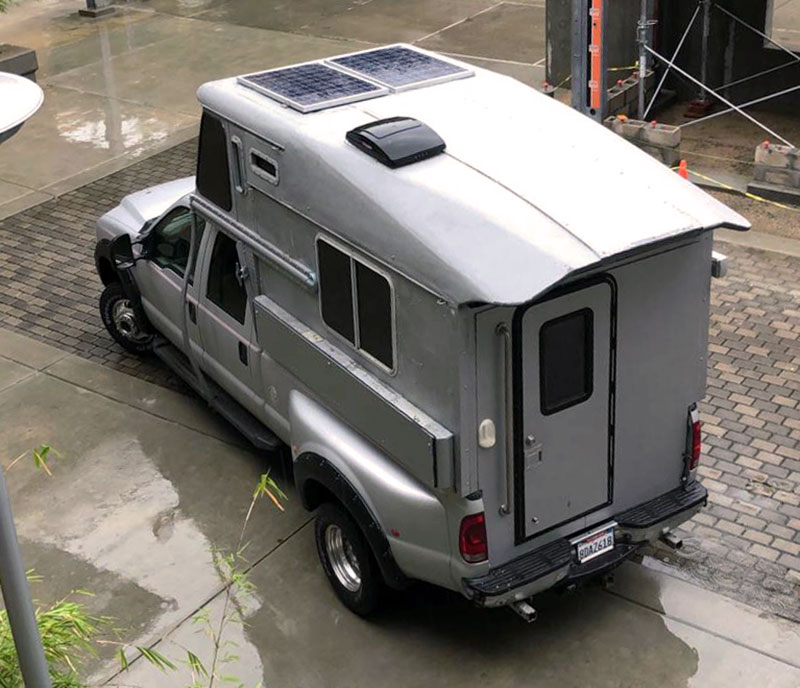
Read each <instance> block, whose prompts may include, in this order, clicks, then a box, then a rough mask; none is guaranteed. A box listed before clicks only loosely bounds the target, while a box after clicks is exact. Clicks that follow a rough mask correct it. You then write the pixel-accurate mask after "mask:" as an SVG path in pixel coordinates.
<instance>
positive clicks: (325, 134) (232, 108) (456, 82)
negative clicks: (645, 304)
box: [198, 46, 749, 304]
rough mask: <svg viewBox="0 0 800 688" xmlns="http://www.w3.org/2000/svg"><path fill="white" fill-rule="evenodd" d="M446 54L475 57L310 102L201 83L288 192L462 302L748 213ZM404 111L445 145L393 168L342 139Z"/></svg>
mask: <svg viewBox="0 0 800 688" xmlns="http://www.w3.org/2000/svg"><path fill="white" fill-rule="evenodd" d="M395 47H396V46H395ZM404 47H405V46H404ZM408 49H411V48H410V46H408ZM413 50H414V51H418V49H417V48H413ZM418 52H420V53H423V51H418ZM423 54H425V53H423ZM336 59H337V58H329V59H328V61H327V62H325V63H324V64H325V66H326V67H329V66H330V65H331V64H332V61H333V64H335V60H336ZM447 63H448V64H453V65H455V66H457V67H458V68H459V69H461V70H463V72H459V73H458V75H457V76H458V78H452V77H451V78H444V79H432V80H429V81H428V82H425V81H424V80H423V81H422V82H421V83H417V84H412V85H411V87H404V88H399V89H398V88H393V87H392V86H391V84H390V83H387V82H388V81H389V80H388V79H387V80H385V81H380V80H373V79H366V78H365V80H367V81H371V82H372V83H374V84H375V87H376V88H375V90H378V91H380V92H379V93H370V96H369V97H368V98H367V99H363V100H356V101H355V102H352V101H351V102H347V103H345V104H338V103H336V102H331V103H327V104H325V105H324V106H323V107H322V108H321V109H316V108H312V110H313V111H309V109H308V108H305V112H304V111H303V108H299V109H298V108H293V107H290V106H287V105H286V104H285V103H281V102H279V101H278V100H277V99H276V98H275V97H274V94H272V95H266V94H265V93H263V92H259V91H258V90H256V89H254V88H252V87H251V86H250V85H248V84H246V83H243V82H242V79H241V78H240V79H238V80H237V78H229V79H223V80H220V81H214V82H210V83H207V84H204V85H203V86H201V87H200V89H199V91H198V97H199V99H200V101H201V102H202V104H203V105H204V106H205V107H206V108H207V109H209V110H211V111H213V112H216V113H217V114H219V115H220V116H222V117H223V118H225V119H228V120H231V121H233V122H235V123H237V124H239V125H240V126H241V127H243V128H244V129H246V130H249V131H250V132H252V133H254V134H255V135H256V136H258V137H260V138H263V139H264V140H266V141H268V142H270V145H271V146H272V148H273V150H274V151H277V152H276V157H278V158H279V160H278V163H279V165H280V184H278V185H277V186H275V187H274V192H273V194H272V195H274V197H275V198H276V200H278V201H280V202H282V203H284V204H286V205H288V206H290V207H293V208H295V209H297V210H298V211H299V212H301V213H302V214H304V215H306V216H307V217H310V218H311V219H312V220H314V221H315V222H317V223H319V224H320V225H322V226H323V227H325V228H326V229H328V230H330V231H331V232H333V233H334V234H336V235H338V236H340V237H341V238H342V239H344V240H346V241H349V242H350V243H352V244H354V245H356V246H357V247H360V248H361V249H363V250H364V251H366V252H367V253H369V254H370V255H372V256H374V257H376V258H377V259H379V260H383V261H384V262H385V263H387V264H388V265H390V266H392V267H394V268H395V269H398V270H400V271H401V272H402V273H403V274H405V275H407V276H408V277H409V278H411V279H413V280H415V281H417V282H419V283H420V284H422V285H423V286H425V287H427V288H429V289H430V290H432V291H434V292H435V293H437V294H438V295H441V296H443V297H445V298H447V299H448V300H450V301H452V302H454V303H465V302H486V303H505V304H512V303H523V302H525V301H528V300H530V299H532V298H534V297H535V296H536V295H538V294H540V293H541V292H543V291H545V290H546V289H548V288H549V287H551V286H552V285H554V284H556V283H557V282H559V281H561V280H563V279H564V278H565V277H566V276H567V275H569V274H570V273H572V272H574V271H576V270H580V269H583V268H586V267H588V266H590V265H592V264H595V263H598V262H601V261H604V260H607V259H610V258H612V257H614V256H617V255H619V254H623V253H627V252H629V251H631V250H633V249H636V248H638V247H642V246H646V245H648V244H652V243H655V242H659V241H662V240H665V239H669V238H672V237H677V236H679V235H682V234H687V233H692V232H697V231H700V230H709V229H713V228H716V227H729V228H733V229H741V230H746V229H748V228H749V223H748V222H747V220H745V219H744V218H743V217H741V216H740V215H739V214H737V213H735V212H733V211H732V210H730V209H729V208H727V207H726V206H725V205H723V204H722V203H720V202H718V201H717V200H715V199H714V198H712V197H711V196H709V195H707V194H706V193H704V192H703V191H701V190H699V189H697V188H696V187H694V186H693V185H692V184H690V183H687V182H686V181H684V180H682V179H681V178H680V177H679V176H678V175H677V174H675V173H674V172H672V171H670V170H669V169H668V168H666V167H665V166H663V165H662V164H661V163H659V162H657V161H656V160H654V159H653V158H651V157H650V156H649V155H647V154H645V153H643V152H642V151H640V150H639V149H637V148H636V147H634V146H633V145H631V144H629V143H627V142H626V141H624V140H623V139H622V138H620V137H619V136H617V135H616V134H614V133H612V132H611V131H609V130H608V129H606V128H604V127H602V126H600V125H598V124H597V123H596V122H594V121H592V120H590V119H589V118H587V117H585V116H583V115H581V114H579V113H577V112H576V111H574V110H572V109H571V108H569V107H567V106H565V105H562V104H561V103H559V102H557V101H555V100H554V99H552V98H549V97H547V96H545V95H542V94H541V93H538V92H537V91H535V90H534V89H532V88H529V87H527V86H525V85H523V84H521V83H519V82H518V81H515V80H514V79H511V78H509V77H505V76H501V75H498V74H495V73H493V72H489V71H486V70H482V69H479V68H476V67H472V66H470V65H466V64H462V63H458V62H455V61H452V60H447ZM311 64H323V63H322V62H320V63H311ZM268 74H269V72H268ZM462 77H469V78H462ZM429 83H433V85H428V84H429ZM397 116H403V117H411V118H414V119H417V120H419V121H420V122H422V123H424V124H426V125H427V126H428V127H430V128H432V129H433V130H434V131H435V132H436V133H437V134H438V135H439V136H441V138H442V139H444V142H445V144H446V150H445V151H444V153H443V154H440V155H436V156H435V157H431V158H430V159H427V160H424V161H421V162H417V163H414V164H411V165H408V166H405V167H401V168H398V169H391V168H390V167H387V166H386V165H384V164H381V163H380V162H379V161H378V160H376V159H375V158H374V157H370V156H368V155H365V154H364V152H362V151H361V150H359V149H358V148H357V147H356V146H354V145H352V144H351V143H349V142H347V140H346V139H345V136H346V134H347V132H348V131H350V130H352V129H354V128H356V127H359V126H361V125H364V124H367V123H369V122H373V121H377V120H382V119H386V118H391V117H397Z"/></svg>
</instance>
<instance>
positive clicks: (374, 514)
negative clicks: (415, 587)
mask: <svg viewBox="0 0 800 688" xmlns="http://www.w3.org/2000/svg"><path fill="white" fill-rule="evenodd" d="M289 420H290V424H291V446H292V456H293V458H294V460H295V479H296V483H297V488H298V490H299V492H300V495H301V498H302V499H303V500H304V504H305V505H306V506H307V508H314V507H316V506H317V504H315V503H314V501H313V499H309V497H310V495H311V493H312V492H313V483H312V482H310V481H316V482H320V484H322V486H323V487H325V488H326V489H327V490H328V491H330V492H331V493H333V494H334V496H337V498H339V497H338V495H337V490H341V489H343V488H342V486H343V485H349V486H350V487H351V488H352V491H353V492H354V493H355V495H356V496H357V498H358V499H359V500H360V501H361V502H362V503H363V505H364V507H365V509H366V511H367V512H368V514H369V515H370V517H371V518H372V519H373V520H374V523H375V524H376V526H377V529H379V531H380V533H382V535H383V537H385V538H386V542H387V543H388V545H389V547H390V549H391V555H392V557H393V559H394V561H395V562H396V563H397V565H398V566H399V568H400V570H401V571H402V572H403V573H404V574H405V575H406V576H408V577H410V578H417V579H420V580H426V581H429V582H431V583H436V584H438V585H442V586H444V587H448V588H456V587H457V585H456V584H455V582H454V581H453V580H452V578H451V575H450V554H451V547H450V542H449V537H448V528H447V514H446V511H445V508H444V506H443V505H442V503H441V502H440V501H439V499H438V498H437V496H436V495H435V494H434V493H433V491H432V490H430V489H429V488H428V487H426V486H425V485H423V484H422V483H421V482H419V481H418V480H416V479H415V478H414V477H413V476H411V475H410V474H409V473H408V472H406V471H405V470H403V469H402V468H401V467H400V466H399V465H398V464H397V463H395V462H394V461H392V460H391V459H390V458H389V457H387V456H386V455H384V454H383V453H381V451H380V450H379V449H378V448H377V447H375V446H374V445H373V444H371V443H370V442H368V441H367V440H365V439H364V438H363V437H362V436H361V435H359V434H358V433H356V432H354V431H353V430H352V429H351V428H350V427H348V426H347V425H345V423H343V422H342V421H341V420H340V419H339V418H337V417H336V416H334V415H333V414H332V413H330V412H329V411H327V410H326V409H325V408H324V407H322V406H321V405H320V404H318V403H317V402H315V401H313V400H312V399H310V398H309V397H307V396H306V395H305V394H302V393H301V392H298V391H292V392H291V393H290V396H289ZM309 457H320V458H322V459H324V460H325V463H327V464H329V466H330V468H331V469H333V472H332V475H331V477H334V476H336V475H339V476H341V479H339V480H338V482H339V484H338V485H337V484H336V482H335V481H334V482H332V483H331V482H330V481H329V483H328V484H325V483H324V482H321V481H323V480H325V477H324V476H322V475H321V473H320V472H313V471H311V470H310V469H309V467H310V466H312V465H314V464H315V463H317V464H318V463H319V462H312V461H310V459H309ZM322 465H324V464H322ZM325 470H326V471H327V470H328V469H327V468H326V469H325ZM344 489H345V492H346V487H345V488H344ZM340 501H341V499H340ZM343 503H344V506H345V507H347V508H350V506H349V505H348V504H347V503H346V502H343ZM351 513H353V512H352V510H351ZM353 516H354V518H356V519H357V520H358V514H356V513H353ZM359 525H361V528H362V530H364V531H365V535H367V536H368V537H369V536H370V533H369V530H367V528H369V524H368V523H367V524H365V523H363V522H361V523H359ZM373 539H374V538H373ZM370 544H371V545H372V544H373V543H372V541H370ZM373 551H374V547H373ZM380 556H381V553H380V552H379V551H378V552H376V557H380Z"/></svg>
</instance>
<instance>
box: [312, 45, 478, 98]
mask: <svg viewBox="0 0 800 688" xmlns="http://www.w3.org/2000/svg"><path fill="white" fill-rule="evenodd" d="M328 62H329V63H330V64H333V65H336V66H337V67H342V68H344V69H348V70H350V71H351V72H354V73H355V74H357V75H358V76H363V77H366V78H368V79H372V80H373V81H377V82H378V83H381V84H383V85H384V86H388V87H389V88H390V89H392V91H403V90H406V89H409V88H417V87H420V86H431V85H433V84H438V83H441V82H443V81H450V80H452V79H461V78H464V77H467V76H472V75H473V74H474V72H472V71H471V70H469V69H467V68H465V67H462V66H460V65H457V64H453V63H452V62H447V61H446V60H442V59H440V58H438V57H434V56H433V55H428V54H427V53H423V52H420V51H419V50H414V49H413V48H410V47H407V46H403V45H390V46H388V47H386V48H376V49H374V50H367V51H364V52H361V53H354V54H352V55H343V56H342V57H333V58H331V59H329V60H328Z"/></svg>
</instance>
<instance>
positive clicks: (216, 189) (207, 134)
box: [197, 112, 233, 210]
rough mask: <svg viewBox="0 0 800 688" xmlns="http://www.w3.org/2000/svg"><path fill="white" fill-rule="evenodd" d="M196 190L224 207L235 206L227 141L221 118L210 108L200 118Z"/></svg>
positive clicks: (224, 208) (227, 208) (228, 208)
mask: <svg viewBox="0 0 800 688" xmlns="http://www.w3.org/2000/svg"><path fill="white" fill-rule="evenodd" d="M197 190H198V191H199V192H200V195H201V196H205V197H206V198H207V199H208V200H209V201H211V202H212V203H214V204H215V205H218V206H219V207H220V208H222V209H223V210H230V209H231V208H232V207H233V204H232V201H231V180H230V171H229V169H228V143H227V141H226V140H225V129H224V128H223V126H222V122H220V120H219V119H217V118H216V117H214V115H211V114H209V113H208V112H204V113H203V118H202V119H201V120H200V144H199V148H198V152H197Z"/></svg>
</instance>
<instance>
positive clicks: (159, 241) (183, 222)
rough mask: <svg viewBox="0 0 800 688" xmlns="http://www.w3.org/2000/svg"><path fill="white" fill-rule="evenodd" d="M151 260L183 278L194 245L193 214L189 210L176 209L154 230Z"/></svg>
mask: <svg viewBox="0 0 800 688" xmlns="http://www.w3.org/2000/svg"><path fill="white" fill-rule="evenodd" d="M151 241H152V242H153V244H152V246H153V249H152V251H153V252H152V255H151V258H152V260H153V262H154V263H155V264H156V265H158V266H159V267H162V268H167V269H169V270H173V271H174V272H177V273H178V274H179V275H180V276H181V277H183V272H184V270H185V269H186V264H187V262H188V261H189V249H190V248H191V243H192V213H191V212H190V211H189V209H188V208H175V209H174V210H173V211H172V212H170V213H169V215H167V216H166V217H165V218H163V219H162V220H161V222H159V223H158V224H157V225H156V226H155V227H154V228H153V237H152V239H151Z"/></svg>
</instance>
